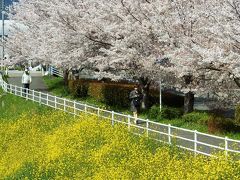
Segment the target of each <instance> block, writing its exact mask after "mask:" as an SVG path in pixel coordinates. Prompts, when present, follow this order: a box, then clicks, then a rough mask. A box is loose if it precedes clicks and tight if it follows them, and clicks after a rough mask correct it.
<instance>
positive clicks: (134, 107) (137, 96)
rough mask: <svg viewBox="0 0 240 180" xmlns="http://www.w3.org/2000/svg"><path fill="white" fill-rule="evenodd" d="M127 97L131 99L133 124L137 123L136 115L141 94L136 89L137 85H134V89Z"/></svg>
mask: <svg viewBox="0 0 240 180" xmlns="http://www.w3.org/2000/svg"><path fill="white" fill-rule="evenodd" d="M129 98H130V100H131V111H132V112H133V117H134V118H135V124H137V117H138V113H139V111H140V105H141V94H140V92H139V91H138V88H137V87H135V88H134V90H133V91H131V92H130V95H129Z"/></svg>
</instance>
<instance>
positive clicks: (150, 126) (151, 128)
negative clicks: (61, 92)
mask: <svg viewBox="0 0 240 180" xmlns="http://www.w3.org/2000/svg"><path fill="white" fill-rule="evenodd" d="M0 87H2V89H3V90H4V91H5V92H8V93H11V94H14V95H16V96H20V97H22V98H25V99H27V100H32V101H34V102H37V103H39V104H44V105H47V106H49V107H52V108H55V109H59V110H63V111H65V112H67V113H70V114H73V115H74V116H79V115H80V113H82V112H84V113H87V114H92V115H97V116H99V117H103V118H105V119H107V120H109V121H110V122H111V124H112V125H113V126H114V124H115V123H122V124H125V125H126V126H127V127H128V128H129V130H130V131H131V132H133V133H135V134H139V135H143V134H145V135H146V136H148V137H149V138H151V139H154V140H156V141H160V142H164V143H168V144H174V145H176V146H178V147H180V148H183V149H186V150H189V151H192V152H193V153H194V154H203V155H206V156H213V153H217V152H224V153H225V154H226V155H228V154H234V155H237V156H238V157H239V158H240V141H239V140H233V139H230V138H227V137H219V136H214V135H210V134H206V133H201V132H198V131H196V130H195V131H192V130H188V129H184V128H179V127H175V126H172V125H170V124H161V123H157V122H153V121H150V120H148V119H141V118H138V121H139V124H135V123H134V120H135V119H134V117H133V116H130V115H125V114H122V113H117V112H114V111H108V110H104V109H100V108H99V107H95V106H92V105H87V104H84V103H81V102H77V101H72V100H68V99H65V98H60V97H57V96H52V95H50V94H47V93H42V92H38V91H35V90H29V91H28V90H26V89H24V88H22V87H18V86H15V85H11V84H7V83H6V82H4V81H3V80H2V78H1V75H0ZM27 91H28V92H27Z"/></svg>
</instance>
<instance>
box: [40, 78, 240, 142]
mask: <svg viewBox="0 0 240 180" xmlns="http://www.w3.org/2000/svg"><path fill="white" fill-rule="evenodd" d="M44 82H45V83H46V85H47V86H48V87H49V91H51V92H52V93H53V94H55V95H57V96H61V97H66V98H70V99H76V98H74V97H72V96H71V95H70V93H69V91H68V90H67V89H66V88H64V86H63V79H62V78H59V77H49V76H45V77H44ZM76 100H79V101H81V102H83V103H86V104H92V105H96V106H98V107H101V108H104V109H108V110H114V111H116V112H122V113H123V114H131V112H130V111H129V109H118V108H116V107H111V106H107V105H106V104H104V103H102V102H99V101H97V100H95V99H94V98H91V97H87V98H77V99H76ZM150 113H151V112H150V111H146V112H144V113H141V114H140V117H141V118H145V119H147V118H149V119H150V120H151V119H152V120H153V118H151V114H150ZM209 118H210V115H209V114H208V113H205V112H193V113H192V114H190V115H188V117H187V118H186V117H179V118H173V119H167V118H158V120H157V121H158V122H161V123H164V124H171V125H173V126H177V127H181V128H187V129H192V130H197V131H199V132H203V133H209V128H208V125H207V121H208V120H209ZM210 133H211V132H210ZM214 134H215V135H219V136H227V137H229V138H234V139H240V133H239V132H226V131H222V132H215V133H214Z"/></svg>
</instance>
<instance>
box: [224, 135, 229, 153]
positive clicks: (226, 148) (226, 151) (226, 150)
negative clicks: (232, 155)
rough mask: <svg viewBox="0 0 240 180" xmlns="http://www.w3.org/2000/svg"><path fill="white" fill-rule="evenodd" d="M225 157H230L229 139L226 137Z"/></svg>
mask: <svg viewBox="0 0 240 180" xmlns="http://www.w3.org/2000/svg"><path fill="white" fill-rule="evenodd" d="M224 149H225V156H226V157H227V156H228V137H227V136H226V137H225V148H224Z"/></svg>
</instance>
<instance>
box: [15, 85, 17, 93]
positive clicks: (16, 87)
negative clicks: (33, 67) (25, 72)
mask: <svg viewBox="0 0 240 180" xmlns="http://www.w3.org/2000/svg"><path fill="white" fill-rule="evenodd" d="M15 95H17V86H15Z"/></svg>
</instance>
